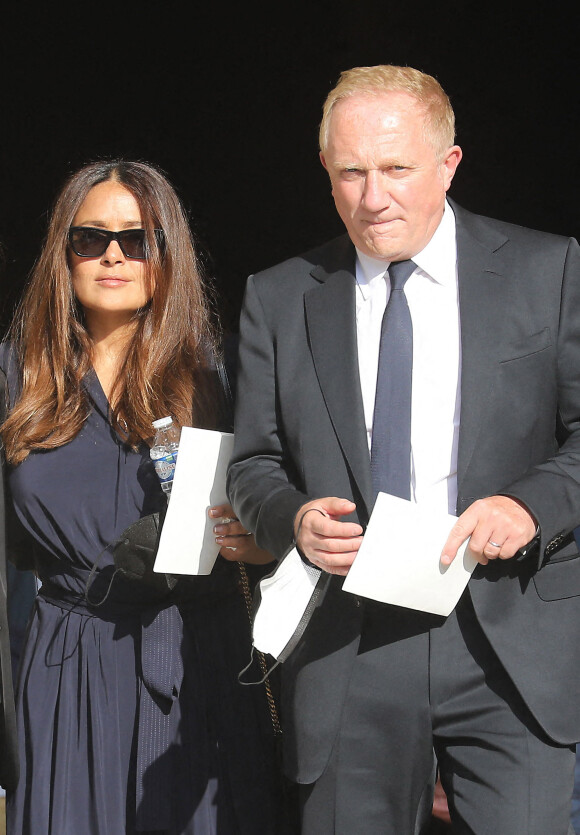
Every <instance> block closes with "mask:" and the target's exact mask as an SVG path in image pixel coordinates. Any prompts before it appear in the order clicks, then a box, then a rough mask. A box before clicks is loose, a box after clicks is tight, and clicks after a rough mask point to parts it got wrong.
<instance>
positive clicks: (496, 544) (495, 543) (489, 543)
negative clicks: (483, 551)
mask: <svg viewBox="0 0 580 835" xmlns="http://www.w3.org/2000/svg"><path fill="white" fill-rule="evenodd" d="M487 543H488V545H493V547H494V548H501V545H500V544H499V542H493V540H491V539H488V540H487Z"/></svg>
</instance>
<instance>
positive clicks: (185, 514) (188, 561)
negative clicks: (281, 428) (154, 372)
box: [154, 426, 234, 574]
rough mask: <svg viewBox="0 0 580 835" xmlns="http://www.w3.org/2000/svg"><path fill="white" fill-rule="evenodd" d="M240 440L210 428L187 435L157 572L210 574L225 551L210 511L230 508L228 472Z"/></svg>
mask: <svg viewBox="0 0 580 835" xmlns="http://www.w3.org/2000/svg"><path fill="white" fill-rule="evenodd" d="M233 441H234V436H233V435H232V434H231V433H228V432H216V431H213V430H210V429H193V428H191V427H189V426H184V427H183V429H182V430H181V438H180V441H179V452H178V455H177V464H176V467H175V475H174V478H173V486H172V488H171V500H170V502H169V506H168V508H167V515H166V516H165V521H164V523H163V529H162V531H161V537H160V540H159V547H158V549H157V557H156V560H155V567H154V570H155V571H159V572H164V573H166V574H209V573H210V572H211V570H212V568H213V566H214V563H215V561H216V559H217V555H218V553H219V550H220V546H219V545H218V544H217V543H216V541H215V534H214V532H213V527H214V525H215V524H216V521H217V520H216V519H213V520H212V519H210V518H209V517H208V515H207V512H208V510H209V508H210V507H213V506H214V505H219V504H226V503H227V501H228V499H227V495H226V471H227V466H228V463H229V460H230V458H231V455H232V449H233Z"/></svg>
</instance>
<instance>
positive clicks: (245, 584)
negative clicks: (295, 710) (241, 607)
mask: <svg viewBox="0 0 580 835" xmlns="http://www.w3.org/2000/svg"><path fill="white" fill-rule="evenodd" d="M237 565H238V569H239V572H240V578H241V584H242V591H243V593H244V600H245V601H246V609H247V611H248V617H249V619H250V629H251V627H252V592H251V591H250V581H249V580H248V572H247V571H246V567H245V565H244V564H243V562H238V564H237ZM253 653H254V647H252V656H253ZM256 655H257V656H258V664H259V665H260V670H261V672H262V678H261V679H260V681H256V682H252V683H253V684H262V683H263V684H264V687H265V690H266V698H267V700H268V708H269V710H270V718H271V720H272V727H273V729H274V733H275V734H277V735H278V734H281V733H282V728H281V726H280V718H279V716H278V709H277V708H276V702H275V700H274V694H273V693H272V687H271V685H270V682H269V681H268V676H269V675H270V673H271V672H272V670H273V669H274V667H276V666H278V664H277V663H276V664H275V665H274V667H272V669H270V670H268V665H267V663H266V657H265V656H264V653H263V652H260V650H256ZM250 663H251V661H250ZM246 669H247V668H246ZM243 672H245V670H242V673H243ZM243 683H246V682H242V684H243Z"/></svg>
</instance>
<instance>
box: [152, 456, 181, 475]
mask: <svg viewBox="0 0 580 835" xmlns="http://www.w3.org/2000/svg"><path fill="white" fill-rule="evenodd" d="M176 462H177V452H170V453H169V455H164V456H163V458H157V459H156V460H155V462H154V464H155V472H156V473H157V475H158V477H159V481H171V480H172V478H173V475H174V473H175V464H176Z"/></svg>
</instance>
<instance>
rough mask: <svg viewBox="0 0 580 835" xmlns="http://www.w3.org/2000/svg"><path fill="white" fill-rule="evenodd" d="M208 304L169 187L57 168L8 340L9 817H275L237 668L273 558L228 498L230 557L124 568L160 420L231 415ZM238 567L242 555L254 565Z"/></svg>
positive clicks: (243, 823)
mask: <svg viewBox="0 0 580 835" xmlns="http://www.w3.org/2000/svg"><path fill="white" fill-rule="evenodd" d="M218 355H219V351H218V347H217V340H216V333H215V328H214V327H213V326H212V316H211V312H210V306H209V304H208V300H207V298H206V294H205V292H204V286H203V282H202V279H201V277H200V269H199V263H198V259H197V256H196V252H195V249H194V246H193V243H192V240H191V236H190V231H189V227H188V223H187V220H186V217H185V215H184V212H183V209H182V207H181V205H180V202H179V200H178V198H177V196H176V194H175V192H174V190H173V188H172V187H171V186H170V184H169V183H168V182H167V180H166V179H165V177H164V176H163V175H162V174H161V173H160V172H159V171H157V170H156V169H155V168H154V167H152V166H150V165H147V164H144V163H138V162H127V161H115V162H109V163H95V164H91V165H88V166H86V167H84V168H82V169H81V170H80V171H78V172H77V173H75V174H74V175H73V176H72V177H70V179H69V180H68V182H67V183H66V184H65V186H64V188H63V189H62V191H61V193H60V195H59V197H58V199H57V201H56V204H55V208H54V211H53V214H52V218H51V220H50V224H49V228H48V235H47V239H46V243H45V245H44V247H43V250H42V253H41V255H40V258H39V260H38V262H37V264H36V266H35V268H34V270H33V273H32V276H31V280H30V282H29V285H28V287H27V290H26V292H25V294H24V297H23V300H22V302H21V304H20V307H19V310H18V311H17V314H16V317H15V320H14V322H13V325H12V327H11V330H10V334H9V341H7V342H6V343H4V344H3V345H2V346H1V348H0V367H2V368H3V369H4V371H5V372H6V375H7V377H8V383H9V396H10V411H9V414H8V417H7V419H6V421H5V422H4V424H3V425H2V427H1V434H2V439H3V443H4V447H5V452H6V460H7V462H8V464H9V472H8V486H9V490H10V493H11V497H12V502H13V511H14V513H13V516H14V525H13V532H12V543H13V545H12V547H13V551H14V552H15V554H16V559H17V562H18V563H19V565H20V566H21V567H23V568H26V567H28V568H34V570H35V571H36V572H37V574H38V576H39V579H40V581H41V588H40V593H39V596H38V598H37V601H36V604H35V608H34V612H33V615H32V619H31V622H30V624H29V629H28V635H27V641H26V645H25V648H24V651H23V658H22V663H21V667H20V675H19V686H18V695H17V708H18V723H19V734H20V757H21V778H20V782H19V785H18V788H17V790H16V792H15V794H14V795H13V797H12V798H11V799H10V801H9V804H8V832H9V833H12V835H17V833H18V835H21V833H27V835H46V833H49V832H52V833H58V835H79V833H83V835H121V833H123V835H126V833H136V832H155V833H170V835H177V834H178V833H195V835H200V834H201V835H214V833H225V835H236V833H240V835H246V833H247V834H248V835H250V833H252V835H268V833H270V832H274V831H275V824H274V818H275V814H276V802H277V778H276V767H275V763H274V760H273V757H272V754H273V730H272V722H271V719H272V717H271V716H270V714H269V713H268V706H267V700H266V694H265V693H264V690H263V688H261V687H260V688H252V687H249V688H248V687H242V686H241V685H239V684H238V682H237V673H238V671H239V670H240V669H241V668H242V667H243V666H244V665H245V663H246V662H247V658H248V655H249V648H250V629H249V620H248V613H247V610H246V601H245V600H244V597H243V596H242V594H241V592H240V582H239V581H240V574H239V573H238V571H237V569H238V568H239V565H238V564H236V563H234V562H232V560H233V559H234V558H235V559H237V560H244V561H245V562H247V563H255V564H256V565H255V566H254V568H255V570H256V571H258V572H259V571H262V572H263V569H260V568H259V564H265V563H268V562H269V561H270V560H271V557H270V556H269V555H268V554H266V553H265V552H263V551H260V550H259V549H258V548H257V546H256V545H255V544H254V540H253V537H252V536H250V535H249V534H247V532H246V531H245V530H244V529H243V528H242V527H241V525H240V523H239V522H237V521H236V520H235V519H233V520H232V519H231V518H230V519H226V520H225V521H223V522H221V523H220V517H231V516H233V514H232V511H231V508H229V506H222V507H218V508H214V509H212V510H213V514H212V515H214V516H215V517H216V521H217V523H218V525H217V534H218V536H217V542H218V543H219V544H220V545H221V546H222V550H221V555H222V556H221V557H219V558H218V562H217V563H216V567H215V569H214V571H213V573H212V574H211V575H210V576H209V577H198V578H181V579H179V581H178V582H177V585H175V587H174V588H172V589H171V590H170V589H169V587H168V586H167V585H165V586H163V581H164V577H163V575H155V576H156V577H157V578H158V579H160V581H161V582H160V583H158V587H157V588H155V587H153V586H151V587H149V586H146V585H144V584H139V583H137V582H135V581H134V580H129V579H127V578H126V577H125V578H124V577H122V576H121V575H120V573H119V571H116V569H115V565H114V557H113V552H114V549H115V543H118V542H119V541H120V539H122V536H121V535H122V534H123V532H124V531H125V530H126V529H128V528H129V526H131V525H132V524H133V523H135V522H136V521H137V520H139V519H140V518H142V517H148V516H149V514H154V513H155V512H158V511H162V510H163V507H164V503H165V502H166V499H165V498H164V495H163V492H162V490H161V487H160V485H159V481H158V479H157V476H156V474H155V471H154V468H153V464H152V462H151V460H150V456H149V445H148V443H150V439H151V435H152V432H153V430H152V427H151V424H152V421H153V420H155V419H156V418H159V417H163V416H165V415H173V417H174V420H176V422H177V423H178V424H179V425H181V426H184V425H196V426H202V427H206V428H216V427H217V428H224V427H223V397H222V394H221V390H220V385H219V380H218V375H217V374H216V366H217V359H216V358H217V357H218ZM248 569H249V571H250V573H251V570H252V566H249V567H248Z"/></svg>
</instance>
